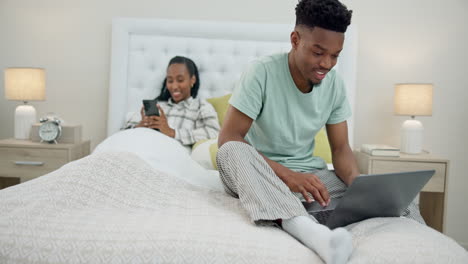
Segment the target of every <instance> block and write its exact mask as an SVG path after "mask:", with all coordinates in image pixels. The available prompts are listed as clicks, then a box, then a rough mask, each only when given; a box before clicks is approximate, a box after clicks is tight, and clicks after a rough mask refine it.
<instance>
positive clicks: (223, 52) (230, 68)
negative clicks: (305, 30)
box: [107, 18, 357, 144]
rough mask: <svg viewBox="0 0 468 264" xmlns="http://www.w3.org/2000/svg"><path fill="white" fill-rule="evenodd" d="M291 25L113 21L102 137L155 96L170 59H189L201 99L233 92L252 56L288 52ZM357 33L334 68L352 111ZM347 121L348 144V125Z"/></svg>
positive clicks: (353, 32) (348, 38) (351, 33)
mask: <svg viewBox="0 0 468 264" xmlns="http://www.w3.org/2000/svg"><path fill="white" fill-rule="evenodd" d="M293 28H294V25H292V24H291V25H285V24H254V23H239V22H219V21H189V20H166V19H132V18H117V19H114V21H113V23H112V51H111V52H112V54H111V71H110V90H109V109H108V120H107V135H108V136H110V135H112V134H113V133H115V132H117V131H119V129H120V128H121V127H122V126H123V124H124V122H125V118H126V116H127V114H128V113H129V112H135V111H139V109H140V108H141V100H142V99H151V98H155V97H156V96H157V95H159V92H160V89H161V86H162V82H163V80H164V77H165V74H166V67H167V64H168V62H169V60H170V59H171V58H172V57H174V56H176V55H181V56H186V57H189V58H191V59H192V60H193V61H194V62H195V63H196V64H197V66H198V68H199V74H200V90H199V92H198V94H199V96H200V97H201V98H209V97H215V96H221V95H225V94H227V93H230V92H232V90H233V88H234V86H235V83H236V81H237V80H238V79H239V77H240V75H241V73H242V71H243V70H244V69H245V66H246V65H248V64H249V63H250V62H251V61H252V60H254V59H255V58H257V57H261V56H265V55H270V54H273V53H277V52H287V51H289V50H290V49H291V44H290V41H289V36H290V33H291V32H292V30H293ZM356 56H357V32H356V28H355V26H351V27H350V28H348V31H347V32H346V40H345V46H344V50H343V51H342V53H341V55H340V59H339V62H338V65H337V66H336V67H335V68H336V69H337V70H338V72H339V73H340V75H341V76H342V78H343V79H344V81H345V83H346V85H347V90H348V97H349V101H350V103H351V107H352V109H354V97H355V92H354V91H355V83H356ZM348 122H349V127H350V129H349V134H350V143H351V144H352V142H353V140H352V139H353V129H352V128H353V123H354V122H353V120H352V118H351V120H349V121H348Z"/></svg>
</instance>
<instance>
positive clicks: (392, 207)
mask: <svg viewBox="0 0 468 264" xmlns="http://www.w3.org/2000/svg"><path fill="white" fill-rule="evenodd" d="M434 173H435V170H424V171H411V172H398V173H386V174H369V175H361V176H359V177H357V178H356V179H355V180H354V181H353V183H352V184H351V185H350V186H349V187H348V189H347V190H346V192H345V193H344V195H343V197H341V198H335V199H331V201H330V204H329V205H328V206H326V207H322V206H321V205H320V204H319V203H318V202H312V203H306V202H303V204H304V207H305V208H306V210H307V212H308V213H309V214H311V215H313V216H314V217H316V218H317V220H318V221H319V222H320V223H321V224H324V225H326V226H328V227H329V228H331V229H333V228H337V227H342V226H346V225H349V224H352V223H355V222H358V221H362V220H365V219H368V218H372V217H398V216H401V214H402V213H403V211H404V210H405V209H406V208H407V207H408V206H409V204H410V203H411V201H413V200H414V198H415V197H416V195H417V194H418V193H419V192H420V191H421V189H422V188H423V187H424V185H426V183H427V182H428V181H429V179H430V178H431V177H432V175H434Z"/></svg>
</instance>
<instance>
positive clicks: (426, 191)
mask: <svg viewBox="0 0 468 264" xmlns="http://www.w3.org/2000/svg"><path fill="white" fill-rule="evenodd" d="M354 154H355V156H356V159H357V163H358V166H359V170H360V172H361V173H363V174H378V173H390V172H402V171H415V170H431V169H433V170H435V174H434V176H432V178H431V179H430V180H429V182H428V183H427V184H426V185H425V186H424V188H423V189H422V191H421V193H420V195H419V208H420V210H421V215H422V217H423V218H424V220H425V221H426V223H427V225H428V226H430V227H432V228H434V229H436V230H438V231H440V232H443V231H444V230H445V226H444V224H445V215H446V212H445V211H446V207H447V175H448V168H449V161H448V160H446V159H442V158H439V157H436V156H433V155H431V154H418V155H408V154H404V153H401V154H400V157H379V156H370V155H368V154H365V153H362V152H360V151H359V150H356V151H355V152H354Z"/></svg>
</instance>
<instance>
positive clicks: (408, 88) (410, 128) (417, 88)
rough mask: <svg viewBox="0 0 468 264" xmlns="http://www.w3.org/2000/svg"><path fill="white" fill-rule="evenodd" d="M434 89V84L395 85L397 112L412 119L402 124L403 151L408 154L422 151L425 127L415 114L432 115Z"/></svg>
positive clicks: (401, 149) (401, 147)
mask: <svg viewBox="0 0 468 264" xmlns="http://www.w3.org/2000/svg"><path fill="white" fill-rule="evenodd" d="M432 90H433V86H432V84H424V83H418V84H416V83H414V84H412V83H407V84H396V85H395V98H394V99H395V100H394V104H395V105H394V106H395V107H394V108H395V114H396V115H407V116H411V119H409V120H406V121H405V122H403V125H402V126H401V146H400V151H401V152H404V153H408V154H418V153H421V152H422V144H423V138H424V137H423V133H424V127H423V125H422V123H421V122H420V121H418V120H416V119H415V116H431V115H432Z"/></svg>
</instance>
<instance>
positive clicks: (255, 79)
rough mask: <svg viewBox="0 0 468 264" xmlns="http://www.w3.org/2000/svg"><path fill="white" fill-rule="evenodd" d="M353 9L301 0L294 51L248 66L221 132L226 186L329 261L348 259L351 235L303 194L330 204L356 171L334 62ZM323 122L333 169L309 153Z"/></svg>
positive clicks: (330, 1) (256, 214)
mask: <svg viewBox="0 0 468 264" xmlns="http://www.w3.org/2000/svg"><path fill="white" fill-rule="evenodd" d="M351 15H352V11H350V10H348V9H347V8H346V6H344V5H343V4H341V3H340V2H339V1H338V0H300V1H299V3H298V5H297V6H296V26H295V28H294V31H293V32H292V33H291V36H290V40H291V45H292V49H291V51H290V52H289V53H288V54H277V55H272V56H269V57H266V58H262V59H260V60H259V61H257V62H255V63H254V64H253V65H251V67H250V68H249V69H248V70H247V71H246V72H244V74H243V75H242V77H241V80H240V82H239V84H238V86H237V87H236V89H235V91H234V93H233V96H232V98H231V100H230V107H229V109H228V111H227V114H226V118H225V120H224V124H223V127H222V128H221V132H220V135H219V140H218V145H219V146H220V149H219V152H218V156H217V163H218V168H219V170H220V176H221V179H222V181H223V184H224V187H225V190H226V192H227V193H229V194H230V195H232V196H234V197H238V198H239V199H240V202H241V203H242V205H243V207H244V208H245V209H246V210H247V212H248V213H249V215H250V217H251V218H252V220H253V221H255V222H256V223H262V222H265V221H270V222H271V221H275V222H278V223H280V224H281V225H282V228H283V229H284V230H285V231H286V232H288V233H289V234H291V235H292V236H293V237H295V238H296V239H298V240H299V241H301V242H302V243H303V244H304V245H306V246H307V247H309V248H310V249H312V250H314V251H315V252H316V253H317V254H318V255H320V257H321V258H322V259H323V260H324V261H325V262H326V263H344V262H346V261H347V259H348V258H349V256H350V254H351V252H352V240H351V235H350V234H349V232H348V231H346V230H345V229H344V228H337V229H335V230H333V231H331V230H330V229H328V227H326V226H324V225H321V224H319V223H317V221H316V220H315V219H314V218H313V217H311V216H309V215H308V213H307V212H306V210H305V209H304V206H303V205H302V203H301V200H300V198H304V199H305V200H306V201H307V202H311V201H312V198H313V199H314V200H316V201H317V202H319V203H320V204H322V206H325V205H327V204H328V203H329V202H330V196H331V197H333V198H335V197H341V196H342V195H343V194H344V192H345V190H346V186H348V185H349V184H351V183H352V181H353V180H354V178H355V177H357V176H358V175H359V171H358V169H357V165H356V162H355V159H354V156H353V153H352V150H351V148H350V146H349V143H348V128H347V123H346V120H347V119H348V118H349V117H350V116H351V109H350V106H349V103H348V101H347V98H346V91H345V87H344V83H343V81H342V80H341V79H340V77H339V76H338V75H337V73H336V72H335V71H334V70H332V68H333V66H335V65H336V63H337V59H338V57H339V54H340V52H341V50H342V49H343V43H344V38H345V35H344V33H345V31H346V29H347V27H348V25H349V24H350V22H351ZM324 126H326V130H327V135H328V139H329V142H330V146H331V150H332V159H333V165H334V168H335V172H333V171H328V170H327V169H326V164H325V162H324V161H323V160H322V159H321V158H319V157H313V156H312V153H313V149H314V144H315V143H314V136H315V134H316V133H317V132H318V131H319V130H320V129H321V128H322V127H324ZM335 173H336V174H335Z"/></svg>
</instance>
